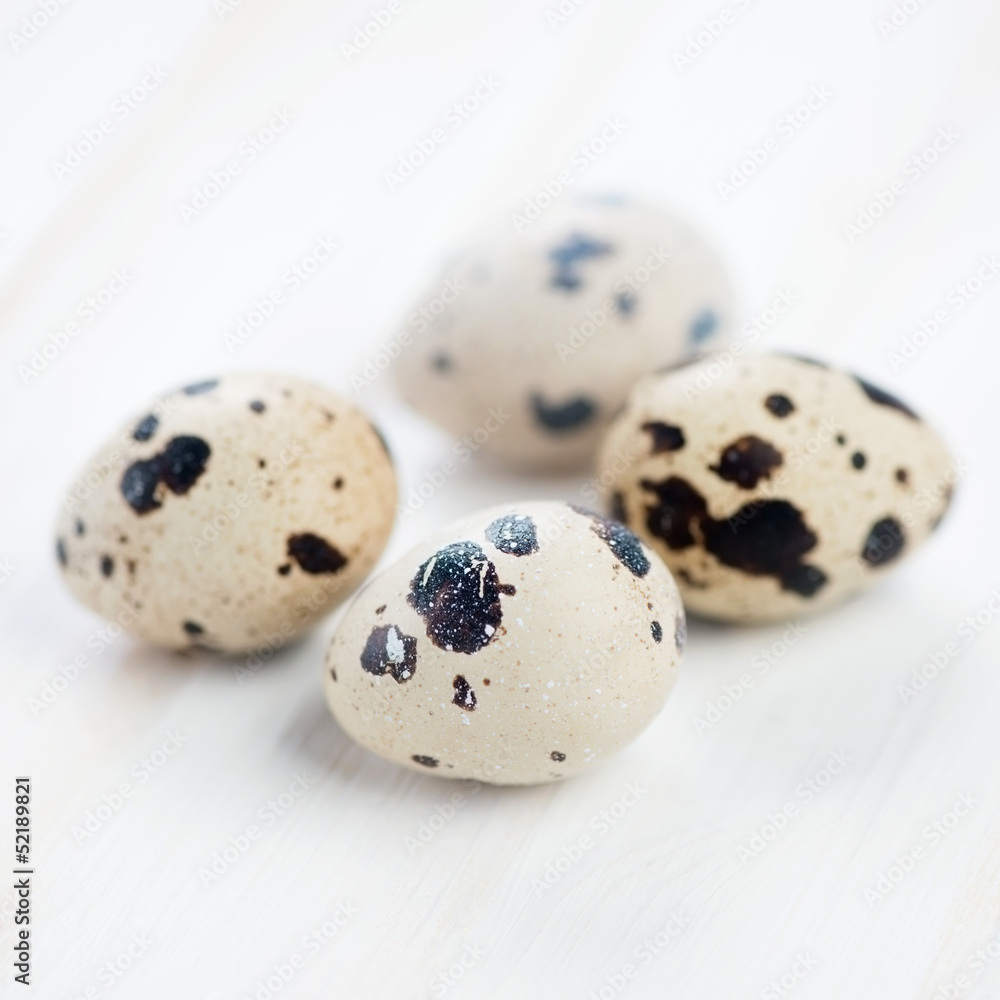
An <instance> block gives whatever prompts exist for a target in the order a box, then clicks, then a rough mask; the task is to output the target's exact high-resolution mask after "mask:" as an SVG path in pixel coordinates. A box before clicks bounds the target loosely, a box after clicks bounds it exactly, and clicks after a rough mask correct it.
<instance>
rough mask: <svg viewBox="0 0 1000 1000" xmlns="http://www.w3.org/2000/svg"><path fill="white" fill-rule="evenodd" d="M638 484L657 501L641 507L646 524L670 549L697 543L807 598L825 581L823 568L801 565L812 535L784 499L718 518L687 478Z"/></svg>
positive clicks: (724, 561) (746, 506)
mask: <svg viewBox="0 0 1000 1000" xmlns="http://www.w3.org/2000/svg"><path fill="white" fill-rule="evenodd" d="M642 487H643V489H645V490H649V491H650V492H652V493H655V494H656V497H657V503H655V504H652V505H649V506H647V508H646V514H647V517H646V525H647V527H648V528H649V530H650V532H651V533H652V534H654V535H655V536H657V537H658V538H662V539H663V540H664V541H665V542H666V543H667V546H668V547H669V548H671V549H675V550H679V549H685V548H688V547H689V546H691V545H694V544H695V542H696V541H700V542H701V543H702V544H703V545H704V547H705V550H706V551H707V552H709V553H710V554H712V555H713V556H715V558H716V559H718V560H719V562H721V563H722V564H723V565H725V566H731V567H732V568H734V569H738V570H741V571H742V572H744V573H749V574H750V575H752V576H774V577H777V578H778V580H779V581H780V582H781V586H782V588H783V589H785V590H792V591H794V592H795V593H797V594H800V595H801V596H803V597H811V596H812V595H813V594H815V593H816V592H817V591H818V590H819V589H820V587H822V586H823V585H824V584H825V583H826V582H827V578H826V575H825V574H824V573H823V572H822V570H820V569H818V568H816V567H814V566H806V565H803V564H802V557H803V556H804V555H805V553H807V552H809V551H811V550H812V549H813V548H815V547H816V543H817V537H816V535H815V534H814V533H813V532H812V531H811V530H810V529H809V527H808V525H807V524H806V522H805V520H804V519H803V517H802V514H801V512H800V511H799V510H797V509H796V508H795V507H794V506H792V504H790V503H788V502H787V501H785V500H765V501H760V500H758V501H755V502H753V503H748V504H744V505H743V506H742V507H741V508H740V509H739V510H738V511H736V513H735V514H733V515H732V516H731V517H729V518H728V519H726V520H718V521H717V520H715V519H714V518H712V517H711V516H709V514H708V507H707V505H706V503H705V498H704V497H703V496H702V495H701V494H700V493H699V492H698V491H697V490H696V489H694V487H692V486H691V485H690V483H688V482H687V481H686V480H683V479H679V478H677V477H675V476H672V477H670V478H669V479H667V480H665V481H664V482H662V483H656V482H651V481H650V480H648V479H644V480H642ZM696 535H697V538H696Z"/></svg>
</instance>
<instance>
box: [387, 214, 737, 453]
mask: <svg viewBox="0 0 1000 1000" xmlns="http://www.w3.org/2000/svg"><path fill="white" fill-rule="evenodd" d="M732 313H733V303H732V292H731V289H730V285H729V281H728V279H727V277H726V274H725V271H724V269H723V267H722V265H721V264H720V262H719V259H718V258H717V257H716V255H715V253H714V251H713V250H712V248H711V247H710V246H709V245H708V244H707V243H706V242H705V240H703V239H702V238H701V237H700V236H699V235H698V234H697V233H695V232H694V231H693V230H692V229H690V228H689V227H688V226H687V225H685V224H684V223H682V222H680V221H679V220H677V219H675V218H674V217H672V216H671V215H668V214H667V213H666V212H663V211H661V210H659V209H656V208H653V207H650V206H648V205H644V204H640V203H638V202H632V201H628V200H625V199H620V198H590V199H576V200H574V199H570V198H567V199H566V201H565V202H559V203H557V204H556V205H554V206H553V207H552V208H550V209H549V210H548V211H547V212H545V213H543V214H542V215H541V217H540V218H539V219H538V220H537V221H535V222H531V221H530V220H527V219H524V220H521V221H519V220H518V218H516V217H515V218H514V219H510V218H505V219H504V220H503V222H502V223H497V224H496V225H495V226H494V227H493V228H492V229H488V230H486V231H485V232H484V233H483V234H482V235H481V236H480V237H479V238H476V239H473V241H472V243H471V245H470V246H469V247H468V248H467V249H465V250H464V251H463V252H461V253H460V254H459V255H458V256H457V258H456V259H455V260H454V261H453V262H452V264H451V265H450V266H449V267H448V268H447V269H446V270H445V272H444V273H443V274H442V275H440V276H439V277H438V278H437V280H436V281H435V282H434V283H433V284H432V285H431V287H430V289H429V290H428V292H427V294H426V296H425V298H424V301H423V303H422V305H421V306H420V307H419V309H418V310H416V311H415V312H414V313H413V314H412V315H411V317H410V321H409V322H410V326H409V327H408V328H407V330H406V331H404V333H403V334H401V335H400V336H401V337H403V338H405V340H406V342H407V343H406V344H405V345H404V346H403V349H402V351H401V354H400V357H399V359H398V360H397V361H396V362H395V365H394V369H395V372H396V375H397V384H398V386H399V388H400V391H401V393H402V395H403V396H404V397H405V398H406V399H407V400H408V401H409V402H410V403H411V404H412V405H413V406H414V407H415V408H416V409H417V410H419V411H420V412H421V413H423V414H424V415H425V416H427V417H429V418H430V419H432V420H434V421H435V422H437V423H439V424H440V425H441V426H442V427H444V428H445V429H446V430H448V431H450V432H451V433H452V434H454V435H455V436H456V437H457V438H466V437H467V438H468V439H469V441H470V442H471V444H472V445H474V446H475V448H476V449H477V450H479V451H480V452H481V453H482V454H484V455H490V456H494V457H495V458H497V459H498V460H500V461H502V462H504V463H506V464H508V465H511V466H517V467H521V468H528V469H532V468H545V469H553V468H558V469H572V468H582V467H585V466H586V465H587V464H588V463H590V462H592V461H593V457H594V453H595V450H596V447H597V443H598V439H599V437H600V434H601V431H602V430H604V429H605V428H606V427H607V424H608V422H609V421H610V419H611V416H612V415H613V414H614V413H615V412H616V411H617V410H618V409H619V408H620V407H621V405H622V403H624V401H625V397H626V395H627V393H628V391H629V389H630V388H631V387H632V385H633V384H634V382H635V381H636V379H637V378H639V377H640V376H641V375H644V374H647V373H649V372H652V371H655V370H657V369H659V368H662V367H663V366H665V365H668V364H673V363H675V362H678V361H680V360H681V359H683V358H684V357H686V356H688V355H689V354H690V353H691V352H692V350H693V349H694V348H703V347H704V345H705V344H706V343H709V342H710V341H711V340H712V339H713V338H715V337H719V336H722V335H724V334H725V332H726V331H727V329H728V328H729V327H730V326H731V322H732Z"/></svg>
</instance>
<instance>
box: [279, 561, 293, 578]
mask: <svg viewBox="0 0 1000 1000" xmlns="http://www.w3.org/2000/svg"><path fill="white" fill-rule="evenodd" d="M291 571H292V564H291V563H283V564H282V565H281V566H279V567H278V574H279V576H288V574H289V573H291Z"/></svg>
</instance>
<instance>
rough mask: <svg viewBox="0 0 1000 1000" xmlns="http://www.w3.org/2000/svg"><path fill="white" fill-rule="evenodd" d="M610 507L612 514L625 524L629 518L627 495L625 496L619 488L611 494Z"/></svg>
mask: <svg viewBox="0 0 1000 1000" xmlns="http://www.w3.org/2000/svg"><path fill="white" fill-rule="evenodd" d="M610 507H611V516H612V517H613V518H614V519H615V520H616V521H621V522H622V524H625V523H626V521H627V519H628V518H627V516H626V513H625V497H623V496H622V495H621V493H619V492H618V490H615V492H614V493H612V494H611V504H610Z"/></svg>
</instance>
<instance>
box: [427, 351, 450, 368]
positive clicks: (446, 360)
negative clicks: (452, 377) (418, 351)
mask: <svg viewBox="0 0 1000 1000" xmlns="http://www.w3.org/2000/svg"><path fill="white" fill-rule="evenodd" d="M451 367H452V361H451V358H450V357H448V355H447V354H440V353H439V354H435V355H434V356H433V357H432V358H431V368H433V369H434V370H435V371H438V372H450V371H451Z"/></svg>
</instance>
